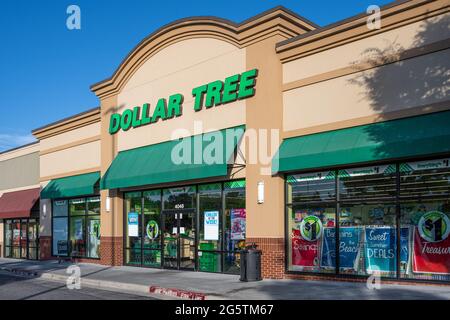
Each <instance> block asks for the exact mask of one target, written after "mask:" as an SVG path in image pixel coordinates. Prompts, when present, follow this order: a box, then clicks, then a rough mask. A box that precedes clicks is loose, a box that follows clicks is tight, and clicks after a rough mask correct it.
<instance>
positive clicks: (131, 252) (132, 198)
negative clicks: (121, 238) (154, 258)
mask: <svg viewBox="0 0 450 320" xmlns="http://www.w3.org/2000/svg"><path fill="white" fill-rule="evenodd" d="M125 214H126V217H125V219H126V237H125V247H126V248H128V250H126V255H125V263H127V264H139V265H140V264H142V248H141V243H142V228H141V227H140V226H141V225H142V193H141V192H132V193H126V194H125Z"/></svg>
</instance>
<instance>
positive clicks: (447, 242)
mask: <svg viewBox="0 0 450 320" xmlns="http://www.w3.org/2000/svg"><path fill="white" fill-rule="evenodd" d="M449 234H450V219H449V218H448V216H447V215H446V214H445V213H443V212H439V211H430V212H427V213H425V214H424V215H422V217H421V218H420V220H419V223H418V225H417V226H416V227H415V228H414V255H413V272H420V273H435V274H449V272H450V237H449Z"/></svg>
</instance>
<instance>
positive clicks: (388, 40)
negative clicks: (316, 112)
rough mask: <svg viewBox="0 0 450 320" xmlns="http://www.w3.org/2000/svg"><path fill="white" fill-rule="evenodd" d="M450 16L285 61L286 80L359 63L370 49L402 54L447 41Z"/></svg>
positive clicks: (424, 21)
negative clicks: (440, 41)
mask: <svg viewBox="0 0 450 320" xmlns="http://www.w3.org/2000/svg"><path fill="white" fill-rule="evenodd" d="M449 19H450V14H447V15H440V16H436V17H433V18H430V19H427V20H423V21H419V22H416V23H412V24H409V25H406V26H403V27H401V28H397V29H393V30H390V31H387V32H383V33H381V34H378V35H375V36H372V37H368V38H364V39H362V40H360V41H356V42H351V43H349V44H345V45H342V46H339V47H337V48H333V49H331V50H326V51H322V52H319V53H316V54H313V55H310V56H307V57H304V58H301V59H297V60H293V61H291V62H288V63H285V64H284V65H283V83H288V82H291V81H295V80H299V79H303V78H306V77H311V76H315V75H317V74H320V73H325V72H329V71H331V70H334V69H339V68H343V67H347V66H349V65H351V64H354V63H359V62H361V61H362V60H364V58H365V57H367V55H368V54H374V53H375V52H368V51H367V50H370V49H375V50H377V51H381V52H382V51H389V52H390V53H398V52H401V51H403V50H407V49H411V48H415V47H418V46H424V45H427V44H430V43H433V42H436V41H439V40H445V39H447V38H448V29H447V32H445V31H446V28H448V22H449Z"/></svg>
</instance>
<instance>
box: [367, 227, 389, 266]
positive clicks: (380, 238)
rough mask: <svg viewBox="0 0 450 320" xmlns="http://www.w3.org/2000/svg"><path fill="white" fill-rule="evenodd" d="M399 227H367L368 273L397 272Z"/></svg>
mask: <svg viewBox="0 0 450 320" xmlns="http://www.w3.org/2000/svg"><path fill="white" fill-rule="evenodd" d="M396 235H397V229H396V228H395V227H389V226H374V227H366V228H365V247H366V248H365V263H366V271H367V273H373V272H395V270H396V269H397V261H396V247H397V237H396Z"/></svg>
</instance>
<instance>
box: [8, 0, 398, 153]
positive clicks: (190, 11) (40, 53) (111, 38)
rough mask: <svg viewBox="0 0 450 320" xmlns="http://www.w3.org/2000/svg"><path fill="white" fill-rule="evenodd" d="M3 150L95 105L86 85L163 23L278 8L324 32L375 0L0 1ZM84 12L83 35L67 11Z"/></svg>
mask: <svg viewBox="0 0 450 320" xmlns="http://www.w3.org/2000/svg"><path fill="white" fill-rule="evenodd" d="M1 2H2V4H1V10H0V39H1V43H2V45H1V50H0V151H2V150H6V149H9V148H13V147H16V146H19V145H22V144H26V143H28V142H31V141H32V140H33V138H32V136H31V133H30V132H31V130H33V129H36V128H38V127H40V126H43V125H45V124H48V123H50V122H53V121H57V120H59V119H62V118H64V117H68V116H70V115H73V114H76V113H79V112H82V111H85V110H88V109H91V108H93V107H96V106H98V105H99V102H98V100H97V98H96V97H95V95H94V94H93V93H91V91H90V90H89V87H90V85H92V84H94V83H96V82H98V81H101V80H103V79H105V78H107V77H109V76H111V74H112V73H113V71H114V70H115V69H116V67H117V66H118V65H119V64H120V62H121V61H122V59H123V58H124V57H125V56H126V55H127V54H128V52H129V51H130V50H131V49H133V48H134V46H135V45H136V44H138V43H139V42H140V41H141V40H142V39H143V38H145V37H146V36H147V35H148V34H150V33H151V32H153V31H154V30H156V29H157V28H159V27H161V26H162V25H164V24H167V23H169V22H172V21H174V20H176V19H180V18H185V17H189V16H200V15H208V16H218V17H222V18H226V19H229V20H232V21H235V22H241V21H243V20H245V19H248V18H250V17H252V16H254V15H256V14H258V13H261V12H262V11H264V10H267V9H270V8H272V7H275V6H277V5H283V6H285V7H287V8H288V9H291V10H293V11H294V12H297V13H298V14H300V15H301V16H303V17H305V18H307V19H309V20H311V21H313V22H315V23H317V24H319V25H321V26H324V25H327V24H330V23H333V22H336V21H339V20H342V19H345V18H347V17H350V16H352V15H355V14H358V13H361V12H364V11H365V10H366V8H367V7H368V6H369V5H371V4H377V5H384V4H386V3H389V2H391V1H377V0H369V1H366V0H363V1H357V0H345V1H336V0H284V1H283V0H278V1H272V0H227V1H221V0H216V1H206V0H190V1H189V0H184V1H172V0H166V1H153V0H126V1H125V0H114V1H110V0H72V1H65V0H45V1H38V0H27V1H24V0H2V1H1ZM71 4H76V5H78V6H79V7H80V8H81V30H72V31H70V30H68V29H67V28H66V19H67V17H68V15H67V14H66V9H67V7H68V6H69V5H71Z"/></svg>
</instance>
